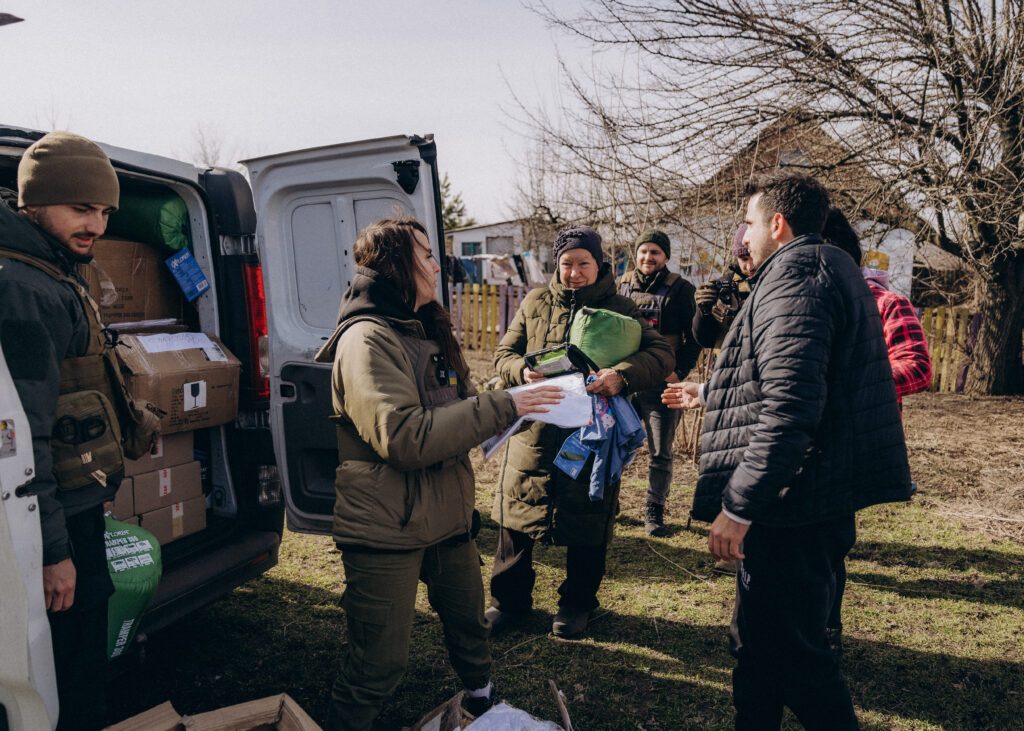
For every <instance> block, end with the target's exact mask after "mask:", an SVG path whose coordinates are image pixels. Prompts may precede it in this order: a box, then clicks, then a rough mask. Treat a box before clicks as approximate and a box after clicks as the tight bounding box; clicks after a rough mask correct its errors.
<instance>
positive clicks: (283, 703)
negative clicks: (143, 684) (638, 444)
mask: <svg viewBox="0 0 1024 731" xmlns="http://www.w3.org/2000/svg"><path fill="white" fill-rule="evenodd" d="M183 729H188V730H190V731H256V730H257V729H260V730H261V731H262V730H263V729H279V731H322V729H321V728H320V726H318V725H317V723H316V722H315V721H314V720H313V719H312V718H310V717H309V714H308V713H306V712H305V711H304V710H302V707H301V706H299V704H298V703H296V702H295V701H294V700H293V699H292V697H291V696H289V695H288V694H287V693H282V694H281V695H275V696H270V697H268V698H261V699H260V700H258V701H250V702H249V703H240V704H238V705H237V706H228V707H227V708H221V709H219V710H216V711H210V712H209V713H200V714H198V715H195V716H181V715H179V714H178V712H177V711H175V710H174V707H173V706H172V705H171V702H170V701H167V702H166V703H164V704H162V705H159V706H156V707H155V708H150V709H149V710H148V711H146V712H145V713H140V714H139V715H137V716H132V717H131V718H129V719H126V720H124V721H121V723H119V724H116V725H114V726H109V727H107V729H106V731H182V730H183Z"/></svg>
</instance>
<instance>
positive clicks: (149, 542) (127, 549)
mask: <svg viewBox="0 0 1024 731" xmlns="http://www.w3.org/2000/svg"><path fill="white" fill-rule="evenodd" d="M103 541H104V543H105V544H106V548H107V570H108V571H110V580H111V581H113V582H114V595H113V596H112V597H110V602H109V603H108V604H107V657H108V658H109V659H111V660H113V659H114V658H115V657H118V656H119V655H121V654H123V653H124V651H125V650H127V649H128V646H129V645H130V644H131V641H132V639H133V638H134V637H135V632H136V631H137V630H138V629H139V620H140V619H141V618H142V613H143V612H144V611H146V607H147V606H149V602H150V600H151V599H152V598H153V595H154V594H155V593H156V588H157V586H158V585H159V584H160V574H161V573H163V569H162V567H161V563H160V543H159V542H158V541H157V540H156V536H154V535H153V534H152V533H150V532H149V531H148V530H145V529H144V528H140V527H139V526H137V525H131V524H130V523H121V522H119V521H116V520H114V519H113V518H111V517H110V516H109V515H108V516H107V518H106V530H105V531H104V534H103Z"/></svg>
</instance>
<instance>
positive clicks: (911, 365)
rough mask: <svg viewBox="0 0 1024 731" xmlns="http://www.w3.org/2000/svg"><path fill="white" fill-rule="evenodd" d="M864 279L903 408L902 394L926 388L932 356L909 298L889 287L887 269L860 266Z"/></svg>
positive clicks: (930, 370) (928, 383)
mask: <svg viewBox="0 0 1024 731" xmlns="http://www.w3.org/2000/svg"><path fill="white" fill-rule="evenodd" d="M863 272H864V279H866V280H867V282H868V286H869V287H871V294H873V295H875V304H877V305H878V314H880V315H881V316H882V327H883V329H884V330H885V344H886V346H887V347H888V348H889V365H891V366H892V377H893V380H895V381H896V400H897V401H899V402H900V408H901V409H902V408H903V397H904V396H906V395H907V394H910V393H918V392H919V391H927V390H928V387H929V386H931V385H932V358H931V355H929V353H928V340H927V338H925V335H924V328H922V327H921V321H920V320H919V319H918V318H917V311H916V310H915V309H914V306H913V305H912V304H910V300H908V299H907V298H906V297H904V296H903V295H901V294H896V293H895V292H890V291H889V272H887V271H882V270H880V269H869V268H868V267H864V269H863Z"/></svg>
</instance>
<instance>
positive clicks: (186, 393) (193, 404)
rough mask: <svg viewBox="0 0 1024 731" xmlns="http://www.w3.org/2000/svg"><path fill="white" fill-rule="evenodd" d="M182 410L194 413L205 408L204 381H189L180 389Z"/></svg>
mask: <svg viewBox="0 0 1024 731" xmlns="http://www.w3.org/2000/svg"><path fill="white" fill-rule="evenodd" d="M181 397H182V409H183V410H184V411H194V410H196V409H205V408H206V381H189V382H187V383H185V385H184V386H183V388H182V393H181Z"/></svg>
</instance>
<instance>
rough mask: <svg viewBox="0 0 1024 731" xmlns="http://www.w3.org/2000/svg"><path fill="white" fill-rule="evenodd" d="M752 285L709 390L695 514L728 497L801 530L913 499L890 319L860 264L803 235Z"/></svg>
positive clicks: (760, 516) (767, 519)
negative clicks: (889, 348)
mask: <svg viewBox="0 0 1024 731" xmlns="http://www.w3.org/2000/svg"><path fill="white" fill-rule="evenodd" d="M751 286H752V288H753V289H752V292H751V295H750V297H749V298H748V299H747V301H746V303H745V306H744V307H743V309H742V310H741V311H740V313H739V315H738V316H737V318H736V321H735V322H734V323H733V326H732V329H731V330H730V331H729V334H728V335H727V336H726V338H725V341H724V342H723V343H722V351H721V354H720V355H719V356H718V358H717V359H716V361H715V370H714V372H713V373H712V374H711V380H710V381H709V382H708V386H707V389H706V394H705V395H706V397H707V413H706V416H705V419H704V434H703V438H702V440H701V456H700V478H699V480H698V482H697V490H696V494H695V495H694V507H693V514H694V517H696V518H698V519H700V520H706V521H712V520H714V518H715V516H716V515H717V514H718V512H719V511H720V509H721V507H722V506H723V505H724V506H725V507H726V509H728V510H729V511H730V512H732V513H734V514H735V515H738V516H740V517H743V518H747V519H749V520H752V521H755V522H758V523H763V524H767V525H775V526H787V525H794V526H795V525H806V524H812V523H818V522H823V521H827V520H830V519H833V518H837V517H841V516H845V515H851V514H853V513H854V512H855V511H857V510H859V509H861V508H864V507H867V506H869V505H874V504H877V503H883V502H893V501H898V500H906V499H908V498H909V497H910V468H909V466H908V464H907V450H906V445H905V444H904V441H903V426H902V423H901V421H900V413H899V407H898V406H897V403H896V387H895V385H894V383H893V377H892V370H891V369H890V367H889V358H888V355H887V352H886V345H885V340H884V338H883V335H882V322H881V319H880V318H879V315H878V308H877V306H876V305H875V301H874V298H873V297H872V296H871V291H870V290H869V289H868V286H867V284H866V283H865V282H864V278H863V276H862V275H861V273H860V270H859V269H858V268H857V266H856V265H855V264H854V262H853V260H852V259H850V257H849V256H847V255H846V254H845V253H844V252H843V251H841V250H839V249H837V248H835V247H833V246H827V245H824V244H823V243H822V240H821V238H820V237H818V236H801V237H798V238H796V239H794V240H793V241H791V242H789V243H788V244H786V245H784V246H783V247H781V248H780V249H779V250H778V251H776V252H775V253H774V254H772V255H771V256H770V257H768V259H767V260H766V261H765V263H764V264H763V265H762V266H761V268H760V270H759V271H758V273H757V275H756V276H755V277H754V278H753V279H752V280H751Z"/></svg>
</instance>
